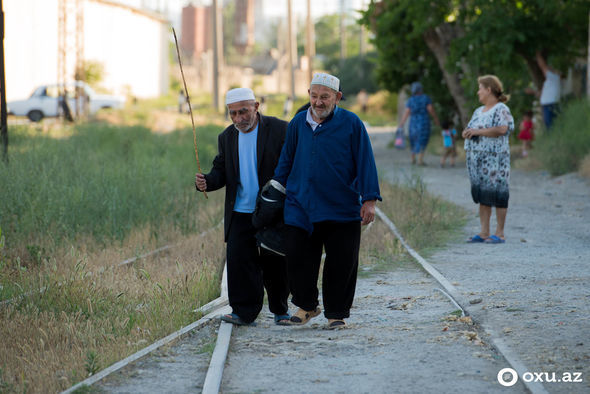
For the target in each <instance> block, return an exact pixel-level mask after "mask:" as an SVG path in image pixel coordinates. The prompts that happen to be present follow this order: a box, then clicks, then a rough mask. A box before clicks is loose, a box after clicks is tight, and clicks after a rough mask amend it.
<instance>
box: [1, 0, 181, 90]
mask: <svg viewBox="0 0 590 394" xmlns="http://www.w3.org/2000/svg"><path fill="white" fill-rule="evenodd" d="M63 2H65V4H67V5H68V7H70V8H67V9H68V13H67V17H66V19H67V21H68V25H67V26H68V30H67V39H68V40H69V41H67V45H63V44H62V46H61V47H62V48H65V50H64V51H62V52H61V53H60V45H59V38H60V33H59V28H60V20H61V24H62V25H63V24H64V22H63V20H64V18H63V15H64V13H63V12H62V11H60V10H63V9H66V8H64V7H63V5H64V3H63ZM68 2H70V3H71V4H68ZM74 3H75V6H76V7H78V9H79V10H81V13H82V14H81V15H82V17H81V18H78V19H76V15H71V14H70V13H69V10H71V9H73V8H72V7H71V6H72V4H74ZM60 5H61V6H62V8H60ZM3 6H4V14H5V40H4V46H5V67H6V98H7V101H10V100H16V99H22V98H25V97H27V96H29V95H30V94H31V92H32V91H33V89H34V88H35V87H37V86H39V85H43V84H54V83H56V82H59V81H60V75H59V73H60V72H59V71H58V64H59V62H60V59H62V61H63V59H64V58H65V59H67V61H66V63H67V65H66V66H65V69H66V72H65V74H66V77H65V79H66V80H69V81H72V80H73V79H74V71H73V70H74V69H75V64H74V63H75V59H76V55H77V48H80V47H82V48H83V51H82V52H83V55H82V56H81V57H82V58H83V59H84V60H86V61H92V62H98V63H101V64H102V65H103V67H104V78H103V80H102V81H101V83H100V88H102V89H104V90H106V91H108V92H110V93H115V94H131V95H133V96H134V97H138V98H150V97H158V96H160V95H163V94H166V93H167V91H168V76H169V74H168V68H169V66H168V62H169V45H170V37H171V31H170V24H169V22H168V21H167V20H166V19H165V18H164V17H163V16H162V15H160V14H157V13H154V12H151V11H146V10H141V9H138V8H134V7H130V6H127V5H123V4H120V3H118V2H116V1H108V0H4V2H3ZM72 21H78V22H79V21H82V22H81V23H79V26H78V27H76V28H75V29H71V26H72ZM74 23H75V22H74ZM80 31H82V34H79V33H80ZM63 35H64V34H63V30H62V35H61V36H63ZM76 35H78V36H79V37H83V41H82V42H81V44H78V45H77V46H76V45H73V43H74V42H75V39H76ZM62 42H63V41H62ZM63 52H66V56H63ZM63 69H64V67H62V70H63ZM61 73H62V74H64V72H63V71H62V72H61ZM61 78H62V79H63V77H61Z"/></svg>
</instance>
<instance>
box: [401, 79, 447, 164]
mask: <svg viewBox="0 0 590 394" xmlns="http://www.w3.org/2000/svg"><path fill="white" fill-rule="evenodd" d="M411 91H412V97H410V98H409V99H408V101H407V103H406V110H405V112H404V115H403V117H402V120H401V122H400V124H399V127H403V126H404V123H406V120H407V119H408V117H410V116H411V118H410V146H411V149H412V164H416V155H417V156H418V165H421V166H424V165H426V163H425V162H424V152H425V151H426V146H427V145H428V140H429V139H430V118H429V116H432V119H434V123H436V125H437V126H439V127H440V123H439V121H438V117H437V116H436V113H435V112H434V108H433V107H432V100H431V99H430V97H428V96H427V95H426V94H424V92H423V88H422V84H421V83H420V82H414V83H412V86H411Z"/></svg>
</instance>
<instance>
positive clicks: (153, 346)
mask: <svg viewBox="0 0 590 394" xmlns="http://www.w3.org/2000/svg"><path fill="white" fill-rule="evenodd" d="M221 282H222V286H221V289H222V290H221V291H222V294H221V296H220V297H219V298H224V297H225V298H227V290H225V291H224V288H225V289H227V269H226V267H224V270H223V278H222V280H221ZM229 311H230V308H229V306H221V307H218V308H217V309H215V310H213V311H212V312H210V313H208V314H207V315H206V316H204V317H202V318H200V319H199V320H197V321H195V322H193V323H191V324H189V325H188V326H185V327H183V328H181V329H180V330H178V331H175V332H173V333H172V334H170V335H168V336H166V337H164V338H162V339H159V340H158V341H156V342H154V343H152V344H151V345H149V346H147V347H145V348H143V349H141V350H140V351H138V352H136V353H133V354H132V355H130V356H128V357H126V358H124V359H123V360H121V361H118V362H116V363H115V364H113V365H111V366H110V367H108V368H105V369H103V370H102V371H100V372H98V373H97V374H95V375H92V376H90V377H89V378H88V379H85V380H83V381H81V382H79V383H77V384H75V385H74V386H72V387H70V388H69V389H67V390H65V391H62V394H69V393H73V392H74V391H76V390H78V389H79V388H82V387H84V386H91V385H93V384H95V383H96V382H98V381H100V380H102V379H104V378H105V377H107V376H108V375H110V374H112V373H113V372H116V371H118V370H120V369H121V368H124V367H126V366H127V365H129V364H131V363H132V362H134V361H136V360H138V359H140V358H142V357H144V356H146V355H147V354H149V353H151V352H153V351H154V350H157V349H158V348H160V347H162V346H164V345H167V344H169V343H170V342H173V341H175V340H177V339H180V338H182V337H184V336H185V335H186V334H188V333H189V332H191V331H193V330H196V329H198V328H200V327H202V326H203V325H205V324H206V323H208V322H210V321H211V320H213V319H215V318H217V316H219V314H222V313H226V312H229Z"/></svg>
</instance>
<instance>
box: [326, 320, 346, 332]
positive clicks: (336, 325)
mask: <svg viewBox="0 0 590 394" xmlns="http://www.w3.org/2000/svg"><path fill="white" fill-rule="evenodd" d="M345 326H346V323H345V322H344V320H341V319H330V321H329V323H328V330H338V329H340V328H344V327H345Z"/></svg>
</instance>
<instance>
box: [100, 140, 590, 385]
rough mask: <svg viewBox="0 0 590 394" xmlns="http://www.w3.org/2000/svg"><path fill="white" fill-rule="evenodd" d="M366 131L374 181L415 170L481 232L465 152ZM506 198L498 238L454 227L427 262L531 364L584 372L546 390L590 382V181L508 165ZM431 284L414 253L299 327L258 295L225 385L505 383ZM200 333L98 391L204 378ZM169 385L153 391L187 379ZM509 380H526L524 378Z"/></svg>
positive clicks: (480, 339)
mask: <svg viewBox="0 0 590 394" xmlns="http://www.w3.org/2000/svg"><path fill="white" fill-rule="evenodd" d="M371 138H372V140H373V147H374V151H375V155H376V158H377V163H378V167H379V170H380V176H381V178H382V179H386V180H389V181H396V180H401V181H402V182H403V180H404V179H405V178H408V177H412V176H414V175H419V176H420V177H422V179H424V181H425V182H426V183H427V185H428V189H429V190H430V191H431V192H434V193H436V194H440V195H441V196H443V197H444V198H446V199H449V200H451V201H453V202H454V203H456V204H458V205H461V206H463V207H465V208H466V209H467V210H468V211H469V212H470V219H469V221H468V224H467V226H466V228H465V229H464V237H463V238H466V237H467V236H468V235H472V234H474V233H476V232H477V231H478V223H479V221H478V218H477V216H476V206H475V204H473V203H472V202H471V199H470V196H469V182H468V180H467V177H466V171H465V168H464V164H462V163H461V164H458V166H457V167H456V168H454V169H439V168H438V167H426V168H417V167H414V166H410V165H409V164H408V163H409V153H408V152H407V151H402V152H400V151H392V150H390V149H387V148H386V145H387V143H388V142H389V141H390V139H391V134H384V133H376V134H372V136H371ZM430 161H431V162H434V161H438V160H434V159H433V158H430ZM510 204H511V205H510V209H509V212H508V222H507V228H506V236H507V239H508V240H507V243H506V244H504V245H469V244H465V243H464V242H463V241H464V239H463V238H462V239H458V240H456V241H455V242H452V243H450V244H449V245H448V247H447V248H445V249H444V250H440V251H438V252H436V253H435V254H434V255H433V256H430V257H429V258H428V261H429V262H430V263H431V264H432V265H433V266H435V267H436V269H438V270H439V271H440V272H441V273H442V274H443V275H445V276H446V277H447V279H449V281H450V282H452V283H453V284H454V285H455V286H456V287H457V288H458V289H459V291H460V292H461V293H462V295H463V296H464V297H466V299H481V303H478V304H474V305H470V306H469V310H470V312H472V313H473V314H474V316H477V319H480V320H482V321H483V322H484V323H485V324H486V326H487V327H491V328H493V330H494V332H495V333H496V334H497V335H499V336H501V337H502V340H503V341H504V342H505V343H506V344H507V346H508V347H509V349H510V351H512V352H514V354H515V355H516V356H517V357H518V358H519V359H520V360H521V361H522V362H523V363H524V364H525V365H526V366H527V367H528V368H530V372H531V373H534V372H537V373H539V372H548V373H553V372H555V373H556V379H558V378H561V377H562V374H563V373H565V372H569V373H572V374H573V373H581V374H582V378H583V380H584V382H583V383H563V382H562V383H545V389H546V390H547V391H549V392H551V393H554V392H555V393H562V392H563V393H566V392H574V393H583V392H590V386H589V378H590V370H589V368H590V351H589V347H590V322H589V317H590V313H589V312H590V287H589V286H588V284H589V283H590V231H588V230H589V227H590V225H589V223H590V187H589V186H588V184H587V183H585V182H584V181H581V180H580V179H578V178H577V177H575V176H565V177H561V178H557V179H552V178H550V177H548V176H547V175H543V174H539V173H522V172H518V171H515V172H514V173H513V177H512V184H511V200H510ZM376 229H377V231H385V230H384V229H383V228H379V227H376V226H374V228H373V229H372V230H371V231H376ZM438 287H439V285H438V284H437V283H436V282H435V281H434V280H433V279H432V278H431V277H429V276H428V275H426V274H425V273H424V271H422V270H421V269H419V268H418V267H417V266H416V265H413V264H408V265H407V266H405V267H404V268H402V269H396V270H392V271H386V272H373V273H371V274H370V275H368V276H365V275H363V277H361V278H359V281H358V285H357V292H356V297H355V303H354V307H353V310H352V311H351V318H350V319H348V321H347V323H348V327H347V328H346V329H343V330H339V331H329V330H326V329H325V325H326V322H327V321H326V320H325V319H324V318H323V316H322V317H318V318H315V319H314V320H312V322H311V323H310V324H308V325H307V326H304V327H280V326H276V325H274V323H273V321H272V315H271V314H270V313H269V312H268V310H267V309H266V307H265V309H264V310H263V313H261V315H260V317H259V318H258V320H257V326H256V327H236V328H234V331H233V334H232V342H231V348H230V354H229V355H228V359H227V363H226V367H225V371H224V377H223V382H222V391H223V392H226V393H246V392H248V393H249V392H276V391H281V392H287V393H301V392H306V393H319V392H330V393H338V392H342V393H344V392H346V393H390V392H403V393H435V392H436V393H451V392H477V393H496V392H498V393H500V392H505V391H506V390H507V389H506V388H505V387H502V386H501V385H500V384H499V383H498V382H497V379H496V376H497V373H498V371H499V370H501V369H502V368H506V367H509V365H508V363H507V361H506V360H505V359H504V358H503V357H502V356H501V355H499V354H497V353H496V351H495V349H494V348H493V347H492V346H490V345H489V343H490V338H489V337H487V336H486V335H485V333H483V332H482V331H481V330H478V328H477V327H476V326H473V325H471V324H470V323H469V320H464V321H460V320H448V319H447V320H445V318H447V317H448V316H449V314H450V313H451V312H453V311H454V310H455V309H456V307H455V306H454V305H453V304H452V303H451V302H450V301H449V300H448V299H447V298H446V297H445V296H444V295H442V293H441V292H440V291H439V290H437V288H438ZM292 310H294V308H293V307H292ZM208 331H209V333H212V331H211V329H208ZM195 340H198V341H197V342H198V343H196V344H195V342H194V341H195ZM212 340H213V339H211V340H210V341H212ZM191 341H193V342H191ZM191 343H192V345H191ZM206 343H208V342H207V340H206V339H205V337H203V336H201V335H197V336H195V337H194V338H193V339H191V338H187V339H185V340H183V341H182V342H181V343H179V344H178V345H176V346H175V347H174V348H172V349H170V350H169V351H167V352H166V354H167V355H168V356H167V357H166V360H165V361H166V365H162V364H161V363H160V364H159V361H162V355H160V356H158V357H160V358H159V359H158V358H156V359H154V360H152V361H149V360H145V361H143V362H142V364H141V365H140V370H141V372H139V373H138V372H129V371H128V372H124V373H123V374H121V376H127V377H129V376H132V377H135V379H133V384H131V385H129V379H122V380H120V381H119V382H118V383H117V382H116V381H115V379H116V378H113V379H110V381H108V382H107V384H104V385H102V389H104V390H105V391H107V392H150V391H153V390H152V389H156V386H155V384H156V383H154V382H155V381H154V380H153V378H149V379H141V378H140V377H139V376H138V375H139V374H142V375H144V376H152V377H157V379H156V380H157V381H158V382H173V381H176V380H179V379H180V380H182V381H190V382H191V383H190V384H188V383H187V384H188V385H186V386H182V387H186V388H187V390H188V391H195V390H200V389H201V388H202V383H203V380H202V379H204V376H203V372H204V371H206V368H207V365H206V364H205V363H204V362H203V358H204V357H202V356H198V351H197V349H199V348H202V347H203V346H204V345H203V344H206ZM209 343H210V342H209ZM183 349H184V350H183ZM186 351H188V352H189V353H188V356H189V358H190V359H191V360H193V361H194V360H197V359H198V360H199V361H198V362H196V361H195V362H194V363H192V364H191V365H192V367H191V368H189V369H192V371H193V372H192V373H190V372H188V371H187V370H186V369H185V368H184V365H185V364H186V363H187V361H186V360H187V353H186ZM150 365H151V366H150ZM174 365H176V367H175V366H174ZM551 376H552V375H549V377H551ZM573 376H574V375H572V378H573ZM125 382H127V383H125ZM122 386H125V387H126V388H123V389H121V388H122ZM117 387H119V388H117ZM158 387H161V386H158ZM169 387H171V388H172V390H171V391H170V390H163V391H162V392H179V390H180V391H183V390H182V389H181V387H180V386H176V388H178V389H179V390H175V389H173V388H174V387H175V386H174V385H172V386H169ZM189 388H190V389H189ZM510 392H515V393H520V392H526V389H525V387H524V385H523V383H522V377H521V379H519V381H518V382H517V383H516V385H515V386H513V387H511V388H510Z"/></svg>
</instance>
